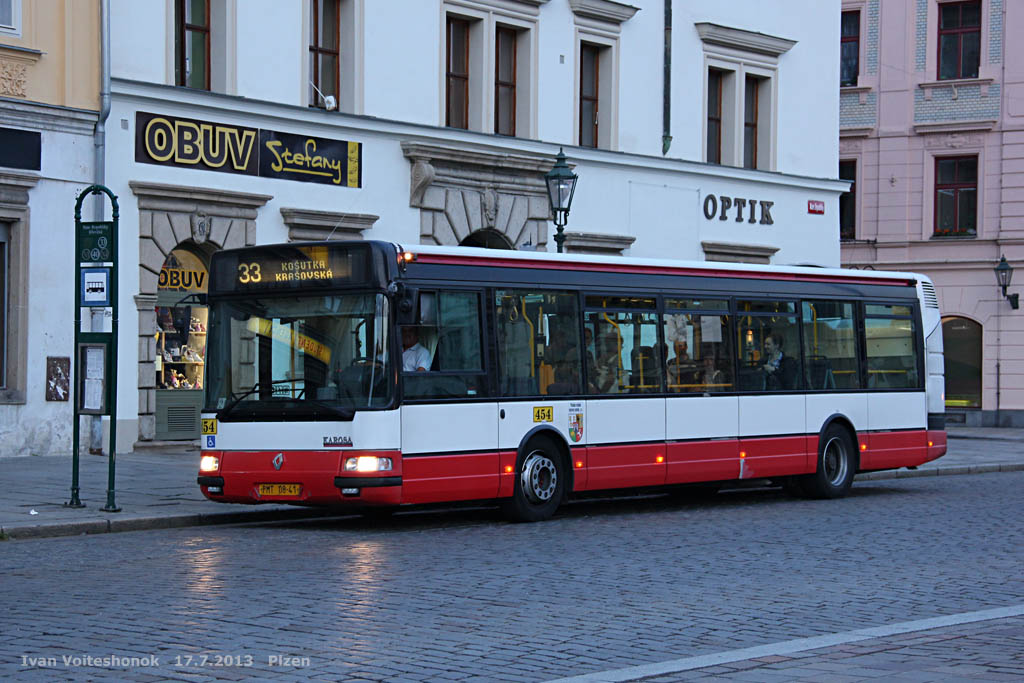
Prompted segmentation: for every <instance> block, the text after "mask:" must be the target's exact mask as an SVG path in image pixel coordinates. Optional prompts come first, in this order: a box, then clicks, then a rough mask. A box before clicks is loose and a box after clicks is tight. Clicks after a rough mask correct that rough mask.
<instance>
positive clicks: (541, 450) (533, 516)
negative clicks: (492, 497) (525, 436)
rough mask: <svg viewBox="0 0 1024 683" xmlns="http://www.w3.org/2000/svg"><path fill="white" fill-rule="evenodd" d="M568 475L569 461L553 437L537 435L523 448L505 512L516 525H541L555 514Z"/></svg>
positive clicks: (504, 505)
mask: <svg viewBox="0 0 1024 683" xmlns="http://www.w3.org/2000/svg"><path fill="white" fill-rule="evenodd" d="M567 482H568V476H567V474H566V469H565V460H564V458H563V457H562V454H561V453H560V452H559V449H558V447H557V446H556V445H555V442H554V441H552V440H551V438H549V437H546V436H535V437H534V438H532V439H530V441H529V443H527V444H526V447H525V448H523V451H522V455H521V456H520V457H519V460H518V462H517V463H516V478H515V483H514V486H513V491H512V497H511V498H508V499H506V500H505V501H503V502H502V506H501V511H502V513H503V514H504V515H505V518H506V519H508V520H509V521H512V522H541V521H543V520H545V519H548V518H549V517H551V515H553V514H555V510H557V509H558V506H559V504H560V503H561V502H562V497H563V496H564V494H565V486H566V483H567Z"/></svg>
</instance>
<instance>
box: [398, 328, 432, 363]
mask: <svg viewBox="0 0 1024 683" xmlns="http://www.w3.org/2000/svg"><path fill="white" fill-rule="evenodd" d="M402 349H403V350H402V370H403V371H405V372H425V371H426V370H427V368H429V367H430V351H427V349H426V347H424V346H423V345H422V344H420V333H419V331H418V330H417V329H416V328H415V327H414V326H412V325H405V326H404V327H402Z"/></svg>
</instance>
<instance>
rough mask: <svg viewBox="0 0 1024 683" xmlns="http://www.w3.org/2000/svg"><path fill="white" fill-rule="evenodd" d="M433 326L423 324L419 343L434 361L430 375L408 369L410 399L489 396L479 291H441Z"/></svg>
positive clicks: (428, 367) (430, 364)
mask: <svg viewBox="0 0 1024 683" xmlns="http://www.w3.org/2000/svg"><path fill="white" fill-rule="evenodd" d="M436 302H437V310H436V319H435V322H434V324H433V325H420V326H418V327H417V328H416V329H417V330H418V339H419V343H420V344H421V345H422V346H423V347H424V348H425V349H426V352H427V353H428V354H429V358H430V360H429V361H428V362H427V363H426V365H425V368H426V370H427V371H428V372H415V371H414V369H413V368H410V367H409V366H407V365H406V366H404V368H403V369H404V370H405V372H404V373H403V381H404V384H405V395H406V396H407V397H408V398H459V397H470V396H473V397H475V396H481V395H484V394H485V393H486V391H485V387H486V386H487V383H486V381H485V378H484V366H483V350H482V345H481V339H480V333H481V329H482V328H481V326H480V321H481V317H482V316H481V312H480V295H479V294H478V293H477V292H459V291H441V292H438V293H437V297H436Z"/></svg>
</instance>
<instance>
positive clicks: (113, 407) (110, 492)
mask: <svg viewBox="0 0 1024 683" xmlns="http://www.w3.org/2000/svg"><path fill="white" fill-rule="evenodd" d="M100 187H103V186H102V185H101V186H100ZM103 189H104V190H106V192H107V194H108V195H110V204H111V209H112V212H113V213H112V219H113V222H114V229H113V231H112V232H111V235H110V256H111V262H112V263H113V266H112V267H111V269H110V305H111V316H112V317H111V322H110V331H111V337H110V363H111V369H112V372H111V376H112V377H114V378H115V379H116V377H117V323H118V314H117V308H118V306H117V304H118V300H117V280H118V277H117V239H118V235H117V232H118V230H117V229H118V215H119V210H118V206H117V197H115V196H114V195H113V193H111V192H110V190H108V189H107V188H105V187H103ZM116 459H117V382H116V381H115V382H113V386H112V387H110V460H109V463H108V467H107V504H106V506H104V507H102V508H100V509H101V510H103V511H104V512H120V511H121V508H120V507H118V506H117V504H116V503H114V467H115V465H114V462H115V460H116Z"/></svg>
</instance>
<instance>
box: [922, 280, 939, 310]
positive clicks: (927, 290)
mask: <svg viewBox="0 0 1024 683" xmlns="http://www.w3.org/2000/svg"><path fill="white" fill-rule="evenodd" d="M921 294H922V295H923V296H924V306H925V308H935V309H938V307H939V297H937V296H936V295H935V286H934V285H932V283H930V282H925V281H922V282H921Z"/></svg>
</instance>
